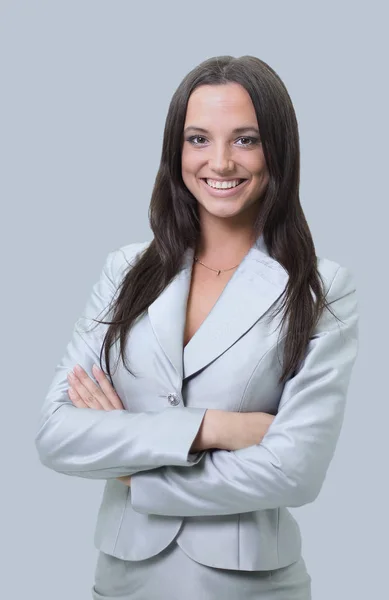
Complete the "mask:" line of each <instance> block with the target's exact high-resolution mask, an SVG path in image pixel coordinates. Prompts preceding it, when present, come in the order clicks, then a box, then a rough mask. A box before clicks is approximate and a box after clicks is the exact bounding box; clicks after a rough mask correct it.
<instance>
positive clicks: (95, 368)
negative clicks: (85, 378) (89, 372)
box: [92, 364, 101, 373]
mask: <svg viewBox="0 0 389 600" xmlns="http://www.w3.org/2000/svg"><path fill="white" fill-rule="evenodd" d="M92 369H93V371H96V373H100V372H101V369H99V367H98V366H97V365H95V364H94V365H93V367H92Z"/></svg>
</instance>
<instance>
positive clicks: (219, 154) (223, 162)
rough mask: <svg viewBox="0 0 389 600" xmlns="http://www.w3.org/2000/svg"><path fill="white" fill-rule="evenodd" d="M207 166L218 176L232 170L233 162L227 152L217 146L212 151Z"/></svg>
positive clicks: (222, 147)
mask: <svg viewBox="0 0 389 600" xmlns="http://www.w3.org/2000/svg"><path fill="white" fill-rule="evenodd" d="M208 164H209V167H210V169H211V170H212V171H216V172H218V173H220V174H224V173H228V172H230V171H233V169H234V162H233V161H232V160H231V159H230V156H229V152H228V150H227V149H226V148H225V147H224V146H219V147H218V148H216V149H215V150H214V153H213V154H212V156H211V157H210V159H209V161H208Z"/></svg>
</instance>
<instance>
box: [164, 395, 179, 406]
mask: <svg viewBox="0 0 389 600" xmlns="http://www.w3.org/2000/svg"><path fill="white" fill-rule="evenodd" d="M167 399H168V401H169V404H171V405H172V406H177V404H179V403H180V399H179V398H178V396H177V394H174V393H171V394H168V397H167Z"/></svg>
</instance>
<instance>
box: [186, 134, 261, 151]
mask: <svg viewBox="0 0 389 600" xmlns="http://www.w3.org/2000/svg"><path fill="white" fill-rule="evenodd" d="M196 138H202V139H205V137H204V136H203V135H192V136H190V137H188V138H186V141H187V142H190V143H191V144H192V145H193V146H201V144H195V143H194V142H193V140H194V139H196ZM238 140H250V141H251V144H249V145H248V144H242V148H246V147H250V146H255V145H256V144H258V143H259V142H260V139H259V138H257V137H249V136H246V135H245V136H242V137H240V138H238Z"/></svg>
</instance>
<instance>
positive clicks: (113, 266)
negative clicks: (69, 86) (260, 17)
mask: <svg viewBox="0 0 389 600" xmlns="http://www.w3.org/2000/svg"><path fill="white" fill-rule="evenodd" d="M299 169H300V155H299V136H298V127H297V120H296V116H295V112H294V108H293V105H292V102H291V99H290V97H289V94H288V92H287V90H286V88H285V86H284V84H283V83H282V81H281V80H280V78H279V77H278V75H277V74H276V73H275V72H274V70H273V69H271V67H269V65H267V64H266V63H265V62H263V61H261V60H260V59H258V58H256V57H253V56H243V57H240V58H234V57H232V56H218V57H215V58H211V59H209V60H206V61H204V62H203V63H201V64H200V65H198V66H197V67H195V68H194V69H193V70H192V71H190V73H188V75H186V77H185V78H184V79H183V81H182V82H181V83H180V85H179V86H178V88H177V89H176V91H175V93H174V95H173V98H172V100H171V103H170V106H169V110H168V114H167V118H166V125H165V131H164V137H163V145H162V156H161V164H160V167H159V170H158V173H157V176H156V181H155V185H154V188H153V193H152V197H151V201H150V207H149V216H150V225H151V229H152V231H153V234H154V237H153V239H152V240H151V241H145V242H139V243H129V244H126V245H124V246H121V247H118V248H117V249H115V250H113V251H112V252H110V253H109V254H108V255H107V257H106V260H105V262H104V265H103V267H102V269H101V273H100V277H99V278H98V279H97V281H96V283H95V285H94V286H93V288H92V290H91V293H90V296H89V298H88V300H87V303H86V306H85V308H84V311H83V313H82V316H80V318H79V319H78V320H77V322H76V324H75V326H74V330H73V335H72V337H71V339H70V341H69V343H68V345H67V347H66V349H65V352H64V355H63V357H62V359H61V361H60V362H59V364H58V365H57V368H56V370H55V374H54V378H53V380H52V382H51V385H50V387H49V390H48V393H47V396H46V398H45V401H44V403H43V406H42V411H41V418H40V424H39V428H38V432H37V435H36V447H37V450H38V453H39V456H40V459H41V461H42V463H43V464H44V465H46V466H47V467H49V468H51V469H53V470H55V471H57V472H59V473H64V474H66V475H68V476H69V475H71V476H76V477H83V478H87V479H88V478H89V479H102V480H105V481H106V484H105V489H104V494H103V497H102V501H101V506H100V510H99V514H98V519H97V524H96V531H95V538H94V541H95V545H96V547H97V548H98V550H99V557H98V561H97V565H96V571H95V582H94V585H93V588H92V595H93V597H94V598H95V600H97V599H99V600H102V599H103V598H105V599H106V600H113V599H114V598H121V599H122V600H146V599H149V598H150V599H151V598H153V599H154V600H166V599H167V598H176V597H178V596H177V594H178V595H179V597H182V598H185V599H186V600H198V599H199V598H201V599H204V600H211V599H212V600H213V599H214V598H223V599H225V600H241V599H242V598H245V599H246V600H254V599H258V598H261V600H310V599H311V578H310V575H309V574H308V572H307V570H306V566H305V561H304V558H303V557H302V554H301V547H302V543H301V535H300V530H299V527H298V524H297V522H296V520H295V519H294V517H293V516H292V514H291V513H290V512H289V510H288V507H297V506H303V505H305V504H308V503H310V502H312V501H313V500H314V499H315V498H316V497H317V496H318V494H319V492H320V490H321V487H322V485H323V483H324V480H325V477H326V473H327V469H328V467H329V465H330V462H331V460H332V457H333V454H334V451H335V448H336V445H337V440H338V437H339V434H340V430H341V426H342V422H343V415H344V409H345V403H346V396H347V390H348V385H349V381H350V377H351V372H352V368H353V365H354V362H355V359H356V356H357V348H358V322H359V316H358V303H357V298H356V288H355V281H354V277H353V274H352V273H351V271H350V270H349V269H348V268H346V267H344V266H342V265H340V264H338V263H336V262H335V261H333V260H329V259H326V258H323V257H318V256H317V255H316V253H315V248H314V243H313V240H312V236H311V233H310V230H309V227H308V224H307V220H306V218H305V215H304V213H303V210H302V208H301V205H300V199H299V176H300V172H299ZM114 358H117V364H116V365H115V369H114V370H113V369H112V368H111V367H112V363H113V362H114ZM97 364H99V365H100V368H101V371H98V370H96V369H95V366H94V365H97ZM73 370H74V377H73V378H72V377H70V375H69V377H68V373H69V372H71V371H73Z"/></svg>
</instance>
